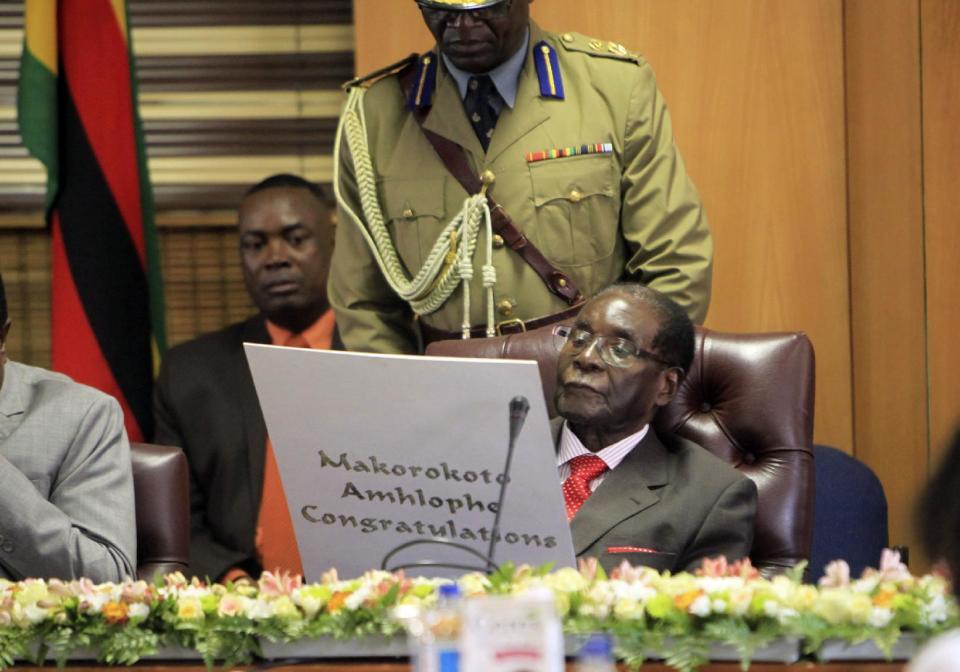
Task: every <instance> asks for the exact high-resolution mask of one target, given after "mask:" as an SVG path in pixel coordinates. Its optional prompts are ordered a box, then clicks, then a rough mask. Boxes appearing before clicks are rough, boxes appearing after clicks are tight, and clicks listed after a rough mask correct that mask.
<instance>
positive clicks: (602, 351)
mask: <svg viewBox="0 0 960 672" xmlns="http://www.w3.org/2000/svg"><path fill="white" fill-rule="evenodd" d="M553 336H554V338H555V339H556V341H557V345H558V346H559V347H560V348H570V350H571V351H572V352H574V353H575V354H579V353H581V352H583V351H584V350H586V349H587V348H589V347H590V345H591V344H592V343H596V344H597V353H598V354H599V355H600V359H602V360H603V361H604V362H606V363H607V364H609V365H610V366H615V367H617V368H626V367H628V366H630V365H631V364H633V363H634V362H636V361H637V360H638V359H649V360H651V361H654V362H657V363H659V364H663V365H664V366H666V367H668V368H674V367H675V366H676V365H675V364H671V363H670V362H668V361H667V360H665V359H663V358H662V357H660V356H659V355H655V354H654V353H652V352H650V351H649V350H644V349H643V348H641V347H640V346H639V345H637V344H636V343H634V342H633V341H630V340H627V339H626V338H620V337H619V336H597V335H596V334H592V333H590V332H589V331H587V330H586V329H582V328H580V327H566V326H562V325H561V326H556V327H554V328H553Z"/></svg>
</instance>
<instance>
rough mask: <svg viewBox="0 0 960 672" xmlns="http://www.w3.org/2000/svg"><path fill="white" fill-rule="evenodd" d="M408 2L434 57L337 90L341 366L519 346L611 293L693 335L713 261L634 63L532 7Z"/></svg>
mask: <svg viewBox="0 0 960 672" xmlns="http://www.w3.org/2000/svg"><path fill="white" fill-rule="evenodd" d="M417 1H418V4H419V6H420V9H421V12H422V14H423V18H424V21H425V22H426V24H427V26H428V28H429V29H430V31H431V32H432V34H433V35H434V36H435V37H436V39H437V45H438V46H437V48H436V49H435V50H433V51H431V52H429V53H427V54H424V55H422V56H420V57H411V58H410V59H407V60H406V61H404V62H401V63H399V64H397V65H396V66H393V67H392V68H388V69H386V70H384V71H381V72H379V73H374V75H371V76H368V77H366V78H361V79H358V80H355V81H354V82H351V83H350V85H348V91H349V92H350V100H349V102H348V104H347V107H346V110H345V112H344V115H343V117H342V119H341V126H340V130H339V133H338V134H339V136H340V140H339V142H338V157H337V162H336V176H335V184H334V187H335V190H336V192H337V196H338V205H339V215H338V222H339V224H338V228H337V236H336V245H335V251H334V258H333V264H332V269H331V277H330V286H329V288H330V302H331V305H332V306H333V308H334V310H335V311H336V315H337V324H338V326H339V328H340V331H341V335H342V338H343V341H344V343H345V344H346V346H347V348H348V349H351V350H359V351H369V352H386V353H413V352H416V351H417V350H418V348H419V347H421V345H422V342H423V340H435V339H438V338H456V337H459V336H461V335H462V336H464V337H466V336H471V335H473V336H477V335H481V336H482V335H490V334H494V333H505V332H508V331H518V330H522V329H525V328H533V327H535V326H539V325H541V324H546V323H548V322H549V321H551V320H556V319H558V318H562V317H564V316H566V315H572V314H573V313H574V312H575V309H573V306H575V305H577V304H578V303H580V302H582V300H583V299H584V298H587V297H589V296H592V295H593V294H594V293H596V292H597V291H599V290H600V289H602V288H603V287H606V286H607V285H609V284H611V283H613V282H615V281H617V280H622V279H633V280H636V281H639V282H641V283H644V284H646V285H649V286H650V287H653V288H655V289H657V290H658V291H660V292H663V293H664V294H667V295H668V296H670V297H671V298H672V299H673V300H675V301H676V302H677V303H679V304H680V305H681V306H683V307H684V308H685V309H686V310H687V311H688V313H689V315H690V316H691V318H692V319H693V320H694V321H695V322H702V321H703V319H704V317H705V316H706V313H707V306H708V304H709V300H710V276H711V264H712V256H713V243H712V240H711V237H710V231H709V228H708V226H707V220H706V216H705V214H704V212H703V206H702V204H701V202H700V198H699V195H698V194H697V191H696V189H695V187H694V186H693V184H692V182H691V181H690V179H689V177H688V176H687V174H686V171H685V169H684V165H683V161H682V159H681V157H680V154H679V152H678V151H677V148H676V146H675V145H674V142H673V132H672V127H671V123H670V116H669V114H668V112H667V109H666V106H665V104H664V101H663V98H662V96H661V95H660V92H659V91H658V89H657V86H656V82H655V80H654V74H653V71H652V70H651V68H650V66H649V65H648V64H647V63H646V61H644V60H643V59H642V58H641V57H639V56H637V55H635V54H631V53H629V52H628V51H627V50H626V49H625V48H624V47H622V46H621V45H619V44H615V43H611V42H605V41H601V40H595V39H591V38H589V37H584V36H582V35H579V34H577V33H563V34H560V35H555V34H552V33H548V32H545V31H543V30H541V29H540V28H539V27H538V26H537V25H536V24H535V23H533V22H532V21H530V15H529V5H530V2H532V1H533V0H417ZM451 148H452V149H451ZM444 153H445V154H447V155H448V156H446V157H444V156H443V154H444ZM451 154H452V155H453V156H454V158H453V159H451V158H450V156H449V155H451ZM458 162H459V164H460V168H461V170H460V174H458V173H457V171H456V170H455V169H452V168H451V166H454V168H455V167H456V165H457V164H458ZM464 172H465V173H469V174H470V175H468V177H469V179H471V180H473V182H474V184H468V182H469V180H466V181H465V179H464V178H463V176H462V173H464ZM478 178H481V179H478ZM481 184H482V188H481ZM465 185H466V186H465ZM468 187H469V188H468ZM478 192H483V193H482V194H479V195H478ZM486 196H489V197H490V198H491V199H492V200H489V201H488V200H486V198H485V197H486ZM497 204H499V206H502V210H503V211H505V212H506V213H507V215H509V217H510V219H512V224H513V225H514V230H513V232H511V231H510V230H501V229H499V228H498V227H497V223H498V218H497V215H498V212H497V211H498V210H499V208H498V206H497ZM491 213H492V214H493V215H494V217H493V220H492V221H493V224H492V225H490V224H489V222H488V217H489V216H490V214H491ZM537 255H539V258H540V260H541V261H540V262H538V261H537ZM531 259H532V261H531ZM544 264H546V266H545V265H544ZM418 323H419V324H418ZM418 331H419V332H421V333H422V335H423V338H422V339H421V338H419V337H418Z"/></svg>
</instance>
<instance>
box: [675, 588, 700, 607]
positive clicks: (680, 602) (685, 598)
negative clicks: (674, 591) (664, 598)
mask: <svg viewBox="0 0 960 672" xmlns="http://www.w3.org/2000/svg"><path fill="white" fill-rule="evenodd" d="M700 593H701V591H700V590H688V591H687V592H685V593H681V594H679V595H677V596H676V597H674V598H673V603H674V604H675V605H676V607H677V609H680V610H681V611H686V610H687V607H689V606H690V605H691V604H693V601H694V600H695V599H697V598H698V597H700Z"/></svg>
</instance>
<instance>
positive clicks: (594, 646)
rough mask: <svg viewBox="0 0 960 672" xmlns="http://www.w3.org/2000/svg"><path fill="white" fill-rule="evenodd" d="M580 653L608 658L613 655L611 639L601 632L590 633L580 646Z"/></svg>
mask: <svg viewBox="0 0 960 672" xmlns="http://www.w3.org/2000/svg"><path fill="white" fill-rule="evenodd" d="M580 655H581V656H597V657H601V656H602V657H604V658H609V657H611V656H612V655H613V640H612V639H611V637H610V635H605V634H601V633H597V634H593V635H590V637H589V638H587V641H586V642H584V643H583V646H582V647H581V648H580Z"/></svg>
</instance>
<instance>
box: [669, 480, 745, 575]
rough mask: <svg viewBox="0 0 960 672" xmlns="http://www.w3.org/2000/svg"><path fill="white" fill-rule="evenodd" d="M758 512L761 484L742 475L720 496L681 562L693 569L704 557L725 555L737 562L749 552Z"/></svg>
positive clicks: (697, 567) (685, 550)
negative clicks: (756, 483) (758, 489)
mask: <svg viewBox="0 0 960 672" xmlns="http://www.w3.org/2000/svg"><path fill="white" fill-rule="evenodd" d="M756 512H757V486H756V485H755V484H754V482H753V481H751V480H750V479H749V478H745V477H744V478H738V479H737V480H735V481H734V482H733V483H731V484H730V485H729V486H727V488H726V489H725V490H724V491H723V492H722V493H721V494H720V497H719V498H717V501H716V502H715V503H714V505H713V507H712V509H711V510H710V513H708V514H707V517H706V518H705V519H704V521H703V524H702V525H701V526H700V529H699V530H697V534H696V536H695V537H694V538H693V540H692V541H691V542H690V543H689V544H688V545H687V547H686V549H684V553H683V558H682V559H681V561H680V562H679V563H677V564H678V566H680V567H683V568H684V569H685V570H686V571H688V572H692V571H694V570H696V569H699V568H700V566H701V564H702V562H703V559H704V558H716V557H717V556H720V555H722V556H724V557H726V558H727V560H729V561H731V562H735V561H737V560H740V559H741V558H745V557H747V556H749V555H750V550H751V548H752V547H753V524H754V517H755V515H756Z"/></svg>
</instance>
